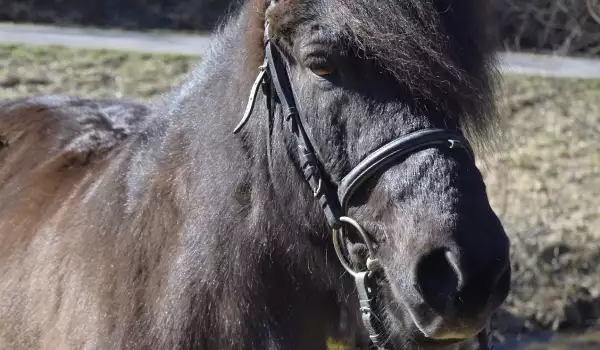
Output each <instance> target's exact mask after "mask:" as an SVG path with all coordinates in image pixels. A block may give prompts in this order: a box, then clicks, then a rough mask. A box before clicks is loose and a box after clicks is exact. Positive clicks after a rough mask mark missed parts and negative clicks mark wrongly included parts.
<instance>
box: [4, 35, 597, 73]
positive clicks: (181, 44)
mask: <svg viewBox="0 0 600 350" xmlns="http://www.w3.org/2000/svg"><path fill="white" fill-rule="evenodd" d="M0 43H5V44H6V43H9V44H30V45H62V46H67V47H76V48H93V49H114V50H125V51H139V52H149V53H175V54H185V55H202V54H203V53H204V52H206V51H207V50H208V48H209V47H210V43H211V37H210V35H208V34H207V35H184V34H162V33H161V34H158V33H138V32H126V31H107V30H98V29H84V28H57V27H50V26H39V25H20V24H18V25H15V24H4V23H0ZM501 61H502V70H503V71H505V72H513V73H518V74H531V75H543V76H555V77H575V78H593V79H599V78H600V60H589V59H576V58H566V57H556V56H541V55H530V54H522V53H518V54H517V53H508V54H506V53H502V54H501Z"/></svg>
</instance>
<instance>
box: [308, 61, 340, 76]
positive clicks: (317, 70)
mask: <svg viewBox="0 0 600 350" xmlns="http://www.w3.org/2000/svg"><path fill="white" fill-rule="evenodd" d="M308 68H309V69H310V71H311V72H313V74H315V75H317V76H319V77H321V78H325V77H328V76H331V75H333V74H334V73H335V69H334V68H333V67H331V66H329V65H323V64H319V65H311V66H309V67H308Z"/></svg>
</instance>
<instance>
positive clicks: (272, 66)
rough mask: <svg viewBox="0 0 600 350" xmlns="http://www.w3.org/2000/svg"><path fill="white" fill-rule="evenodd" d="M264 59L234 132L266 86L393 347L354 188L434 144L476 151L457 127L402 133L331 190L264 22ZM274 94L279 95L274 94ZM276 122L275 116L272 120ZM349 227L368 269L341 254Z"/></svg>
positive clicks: (369, 311)
mask: <svg viewBox="0 0 600 350" xmlns="http://www.w3.org/2000/svg"><path fill="white" fill-rule="evenodd" d="M267 1H268V5H269V6H268V8H267V12H268V10H269V8H271V7H272V6H274V5H275V3H276V0H267ZM264 45H265V58H264V61H263V64H262V66H260V70H259V73H258V76H257V77H256V80H255V81H254V84H253V85H252V89H251V93H250V97H249V99H248V104H247V107H246V110H245V112H244V116H243V118H242V120H241V121H240V122H239V124H238V125H237V126H236V127H235V129H234V133H237V132H239V131H240V130H241V129H242V128H243V126H244V125H245V124H246V122H247V121H248V119H249V118H250V115H251V114H252V111H253V108H254V105H255V102H256V96H257V95H258V91H259V90H260V88H261V87H262V90H263V92H264V93H265V95H266V97H267V105H268V110H269V117H270V118H273V117H274V114H275V105H276V104H277V103H278V104H279V105H280V107H281V114H282V115H283V118H284V122H285V123H286V124H287V126H288V128H289V131H290V132H291V133H292V134H293V135H294V139H295V141H296V144H297V147H298V156H299V162H300V168H301V169H302V172H303V174H304V178H305V179H306V181H307V182H308V184H309V186H310V187H311V189H312V191H313V195H314V197H315V198H316V199H318V201H319V203H320V205H321V208H322V209H323V211H324V213H325V217H326V219H327V222H328V224H329V226H330V227H331V228H332V230H333V234H332V236H333V243H334V248H335V252H336V254H337V256H338V259H339V261H340V263H341V264H342V266H343V267H344V268H345V269H346V270H347V271H348V272H349V273H350V274H351V275H352V276H353V277H354V281H355V284H356V287H357V292H358V297H359V303H360V312H361V315H362V321H363V324H364V326H365V328H366V329H367V331H368V332H369V338H370V339H371V342H372V343H373V345H374V346H375V347H377V349H380V350H392V348H391V345H390V344H389V343H388V342H387V340H388V339H389V334H388V333H387V332H386V329H385V326H384V323H383V317H382V312H383V308H382V305H381V303H378V301H377V294H378V293H377V290H378V288H379V282H380V281H381V280H382V279H383V278H384V276H383V268H382V267H381V265H380V264H379V262H378V260H377V257H376V256H377V255H376V251H375V249H374V247H373V243H372V241H371V239H370V237H369V235H368V234H367V233H366V232H365V230H364V229H363V228H362V227H361V225H360V224H359V223H358V222H356V221H355V220H353V219H352V218H350V217H348V216H345V213H346V212H347V209H348V203H349V201H350V199H351V198H352V196H353V195H354V194H355V193H356V191H357V190H358V189H359V188H360V187H361V186H362V185H363V184H364V183H365V182H366V181H367V180H368V179H369V178H371V177H372V176H373V175H374V174H375V173H376V172H377V171H379V170H381V169H383V168H384V167H386V166H387V165H389V164H390V163H391V162H393V161H394V160H398V159H400V158H402V157H405V156H407V155H409V154H412V153H415V152H418V151H421V150H424V149H427V148H432V147H448V148H451V149H454V148H460V149H463V150H465V151H466V152H467V153H468V154H469V156H470V157H471V158H472V159H473V160H474V159H475V156H474V153H473V150H472V148H471V146H470V144H469V142H468V141H467V139H466V138H465V137H464V136H463V135H462V134H461V133H459V132H458V131H454V130H449V129H435V128H430V129H423V130H419V131H416V132H413V133H410V134H408V135H404V136H401V137H399V138H397V139H395V140H393V141H391V142H389V143H387V144H385V145H384V146H382V147H380V148H379V149H377V150H375V151H374V152H373V153H371V154H370V155H368V156H367V157H366V158H365V159H363V160H362V161H361V162H360V163H359V164H358V165H357V166H356V167H354V168H353V169H352V170H351V171H350V172H349V173H348V174H346V176H344V178H343V179H342V180H341V182H340V184H339V186H338V187H337V191H335V190H334V189H333V187H334V186H333V185H331V184H330V182H329V180H328V178H326V177H324V176H322V175H323V173H324V168H323V166H322V164H321V162H320V161H319V160H318V159H317V157H316V155H315V150H314V147H313V143H312V142H311V139H310V137H309V135H308V134H307V132H306V130H305V129H304V127H303V124H302V120H301V118H300V115H299V114H298V110H297V108H296V100H295V98H294V93H293V91H292V84H291V82H290V80H289V75H288V70H287V67H286V64H285V61H284V58H283V55H282V53H281V51H280V50H279V48H278V47H277V45H275V44H274V43H273V42H272V41H271V40H270V35H269V22H268V20H266V21H265V34H264ZM273 92H275V94H273ZM270 120H272V119H270ZM347 225H350V226H352V227H354V228H355V229H356V231H357V232H358V233H359V234H360V236H361V238H362V240H363V241H364V243H365V245H366V247H367V250H368V255H367V257H366V259H365V265H366V267H367V270H366V271H356V270H354V269H353V268H352V267H351V266H350V264H349V263H348V261H347V259H346V258H345V257H344V254H343V253H342V244H341V242H343V237H344V234H345V229H346V227H347ZM477 338H478V342H479V346H480V349H482V350H487V349H491V344H490V339H491V338H490V337H489V326H488V327H486V329H485V330H483V331H482V332H481V333H480V334H478V336H477Z"/></svg>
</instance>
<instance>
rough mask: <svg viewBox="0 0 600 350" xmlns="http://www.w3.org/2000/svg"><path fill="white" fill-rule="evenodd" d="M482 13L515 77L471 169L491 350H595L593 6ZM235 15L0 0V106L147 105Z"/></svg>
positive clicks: (598, 223) (521, 6) (552, 3)
mask: <svg viewBox="0 0 600 350" xmlns="http://www.w3.org/2000/svg"><path fill="white" fill-rule="evenodd" d="M457 1H458V0H457ZM490 1H491V6H492V11H493V12H494V18H495V22H494V23H490V30H495V31H498V33H499V36H498V50H499V51H500V52H501V53H502V54H503V55H506V56H505V57H508V58H512V59H513V61H512V62H520V64H521V65H522V66H526V67H528V70H527V69H526V70H519V69H514V70H512V71H511V70H510V69H508V70H507V72H506V73H505V74H504V76H503V83H502V87H501V89H500V90H499V91H498V101H499V102H500V104H499V105H500V108H501V109H502V113H503V117H504V119H503V122H504V132H505V138H504V140H505V141H504V142H503V143H502V144H501V145H500V147H499V148H498V150H497V151H496V152H495V153H493V154H489V155H482V157H483V158H484V161H483V162H482V163H481V164H480V165H481V168H482V171H483V172H484V174H485V177H486V182H487V184H488V187H489V195H490V197H491V200H492V204H493V206H494V208H495V209H496V210H497V212H498V213H499V215H500V217H501V219H502V220H503V222H504V224H505V226H506V228H507V231H508V232H509V235H510V236H511V240H512V263H513V269H514V275H513V291H512V294H511V296H510V298H509V300H508V301H507V303H506V305H505V307H504V308H503V310H502V312H500V313H499V314H498V315H497V317H496V319H495V320H494V328H495V337H496V339H497V340H498V341H500V342H501V343H502V347H501V348H502V349H529V350H532V349H553V350H559V349H561V350H562V349H564V350H567V349H579V350H583V349H600V274H599V271H600V269H599V267H598V266H599V264H600V68H599V67H600V61H599V60H598V59H599V58H600V0H490ZM238 6H239V3H238V1H231V0H0V22H2V23H0V24H1V25H2V26H0V98H13V97H20V96H26V95H32V94H44V93H59V94H68V95H74V96H82V97H119V98H122V97H126V98H134V99H140V100H146V101H151V100H152V99H153V98H154V97H155V96H157V95H159V94H161V93H164V92H167V91H168V90H169V89H170V88H171V87H172V86H173V85H175V84H177V83H179V82H181V81H182V79H183V78H184V77H185V75H186V74H187V73H188V72H190V71H191V70H192V69H193V68H194V66H195V65H196V64H197V63H198V62H199V61H200V60H201V59H202V58H201V51H202V50H201V47H200V46H202V45H207V40H208V36H209V35H210V31H211V30H212V29H214V28H215V26H216V25H217V24H218V23H219V22H220V21H221V20H223V18H225V16H226V15H227V14H228V13H230V12H231V11H233V10H235V9H236V8H238ZM25 24H26V25H31V24H35V25H45V26H44V27H39V26H36V27H31V26H24V25H25ZM61 28H62V29H65V28H69V29H70V30H71V32H68V33H69V35H66V36H60V35H59V34H57V33H61V32H60V31H58V30H59V29H61ZM90 28H96V29H97V28H102V29H109V30H110V31H109V32H97V31H94V32H90V31H89V30H88V29H90ZM73 30H75V31H73ZM131 31H136V32H146V34H148V33H150V34H152V35H153V36H152V37H143V36H140V35H138V34H135V35H134V34H132V33H131ZM52 33H54V34H53V35H54V37H53V38H54V39H53V40H54V41H53V42H49V41H48V42H43V41H44V40H47V39H43V38H46V37H44V36H43V35H46V34H48V35H50V34H52ZM101 33H103V34H101ZM173 34H185V35H186V36H185V37H183V36H181V37H175V36H172V35H173ZM86 35H87V36H86ZM160 35H163V36H160ZM164 35H170V36H168V40H167V39H164V40H162V39H160V38H166V37H164ZM41 38H42V39H41ZM61 38H62V39H61ZM77 38H79V39H77ZM124 38H126V39H127V40H124ZM192 39H193V40H192ZM61 40H62V42H61ZM144 40H150V41H144ZM161 40H162V41H161ZM186 40H187V41H186ZM111 42H112V43H114V45H112V44H111ZM148 42H150V43H151V44H150V45H148V44H147V43H148ZM173 43H179V44H180V45H179V46H177V45H174V44H173ZM117 44H118V45H117ZM86 45H87V46H89V47H86ZM169 45H171V46H169ZM116 46H118V50H115V47H116ZM176 46H177V47H179V48H186V49H187V51H186V50H183V49H182V50H179V51H177V50H175V49H171V48H174V47H176ZM91 47H93V49H92V48H91ZM140 47H145V48H146V49H147V50H140V49H139V48H140ZM161 47H162V50H159V49H160V48H161ZM150 49H152V50H150ZM170 50H171V51H170ZM150 51H152V52H150ZM176 51H177V52H176ZM524 54H526V55H524ZM509 62H511V61H510V60H509Z"/></svg>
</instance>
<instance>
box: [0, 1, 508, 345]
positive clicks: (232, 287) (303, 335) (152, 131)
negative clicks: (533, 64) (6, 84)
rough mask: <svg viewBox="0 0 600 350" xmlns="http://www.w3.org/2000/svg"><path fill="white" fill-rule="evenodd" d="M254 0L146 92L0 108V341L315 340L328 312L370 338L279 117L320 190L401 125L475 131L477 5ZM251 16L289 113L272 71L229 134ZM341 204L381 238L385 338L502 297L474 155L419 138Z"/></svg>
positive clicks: (484, 133) (480, 37)
mask: <svg viewBox="0 0 600 350" xmlns="http://www.w3.org/2000/svg"><path fill="white" fill-rule="evenodd" d="M267 5H269V4H266V3H264V1H262V0H261V1H258V0H257V1H248V2H247V3H246V4H245V5H244V6H243V7H242V8H241V10H240V11H239V13H238V14H237V15H236V16H235V17H233V18H232V19H231V20H230V21H229V22H228V23H227V25H226V26H224V28H223V29H222V30H220V32H219V33H218V34H217V39H216V41H215V44H214V46H213V50H212V52H211V53H210V54H209V55H208V56H207V57H204V58H203V62H202V63H201V65H200V66H199V67H198V68H197V69H196V70H195V71H194V72H192V73H191V74H190V76H189V78H188V79H187V81H186V82H185V83H184V84H182V85H181V86H180V87H178V88H177V89H175V90H174V91H172V92H171V93H170V94H169V95H167V96H165V98H164V99H163V101H161V102H160V103H157V104H156V105H153V106H147V105H143V104H138V103H135V102H127V101H111V100H83V99H77V98H68V97H60V96H43V97H35V98H25V99H21V100H15V101H7V102H4V103H2V104H0V139H1V146H0V147H1V148H0V348H2V349H15V350H16V349H33V348H44V349H125V348H126V349H269V350H276V349H281V350H283V349H286V350H288V349H310V350H313V349H325V347H326V339H327V338H328V337H329V336H330V335H332V334H335V333H339V332H340V329H339V325H340V322H342V321H343V322H344V324H345V325H346V327H344V329H343V331H344V332H345V334H343V335H344V336H348V337H350V336H352V335H353V334H354V333H358V334H359V335H360V337H358V338H359V339H368V338H366V332H365V331H364V330H363V328H362V325H361V324H360V312H359V310H358V306H359V305H358V297H357V295H356V287H355V281H354V279H353V278H352V277H351V276H350V275H349V274H347V273H346V272H345V270H344V268H343V267H342V265H341V264H340V261H338V259H337V258H336V251H335V250H334V244H333V243H332V236H331V235H332V233H331V227H330V226H329V225H328V218H327V217H326V215H325V213H324V211H323V208H322V207H321V205H320V203H321V202H319V200H320V199H321V198H322V195H321V194H320V193H321V192H320V190H319V191H315V189H314V188H311V186H312V183H309V182H306V180H305V178H304V176H303V170H304V171H306V169H305V168H304V167H302V169H301V165H303V164H305V163H304V161H303V160H302V159H304V158H302V157H306V154H301V153H302V152H301V151H302V150H299V149H298V148H297V147H296V141H295V139H294V136H293V133H292V132H290V130H288V124H287V123H288V121H289V120H291V119H290V118H292V117H293V118H296V117H297V118H299V119H298V120H302V121H303V125H304V128H305V129H306V133H307V135H309V136H308V137H309V139H310V143H311V144H312V146H314V148H315V154H314V161H313V163H311V164H318V167H319V171H320V172H319V174H321V175H322V177H321V178H320V180H322V183H323V184H324V186H325V187H326V188H333V189H335V188H337V187H339V186H340V184H341V181H342V179H343V178H344V176H346V174H348V172H349V171H350V170H352V169H353V168H355V167H356V166H357V165H358V164H359V163H360V162H361V161H362V160H364V159H365V158H368V156H369V155H371V154H373V153H374V152H375V150H377V149H378V148H379V147H381V146H383V145H387V144H389V143H390V142H391V141H393V140H396V139H397V138H399V137H403V135H407V134H411V133H413V132H415V131H419V130H424V129H431V128H439V129H443V130H448V131H452V132H453V133H455V134H463V133H464V134H466V135H468V136H470V137H471V141H476V140H479V141H482V142H480V144H482V145H483V144H486V143H487V141H489V140H491V136H492V134H493V132H494V130H495V127H496V122H495V121H496V113H495V108H494V100H493V89H492V88H493V82H494V57H493V55H492V53H493V49H494V47H493V46H492V45H491V44H490V43H491V42H492V40H490V38H488V37H487V35H486V34H485V33H487V32H489V31H487V30H485V28H486V23H487V21H488V18H487V15H486V11H485V10H484V4H483V3H482V2H481V1H479V0H460V1H458V0H456V1H454V0H406V1H397V0H378V1H372V0H280V1H277V2H274V3H273V4H272V5H271V6H270V7H269V8H268V9H267ZM266 19H268V23H269V26H270V31H269V36H268V39H269V41H268V42H270V43H272V44H273V45H275V46H276V47H277V48H278V50H280V52H281V60H282V62H284V63H285V67H286V68H285V74H284V75H285V76H287V77H289V80H290V85H291V86H290V87H291V89H292V91H293V99H294V100H295V101H296V103H297V107H298V112H299V113H298V114H297V115H295V114H293V113H292V114H289V113H288V112H290V111H289V110H286V109H285V108H282V107H281V106H282V103H284V102H285V101H283V100H282V99H281V96H279V95H278V96H275V97H274V95H273V94H274V92H273V91H274V90H273V86H275V85H273V84H272V83H269V84H270V85H269V84H266V85H264V86H263V88H260V87H259V88H260V90H262V91H264V94H263V93H260V92H259V93H258V94H257V97H256V105H255V106H254V109H253V110H252V114H251V115H252V117H251V118H250V119H249V121H248V122H247V124H246V125H245V126H244V128H243V129H241V130H240V132H239V133H237V134H234V133H233V132H232V130H233V129H234V127H235V126H236V124H237V123H238V121H239V119H240V118H241V117H242V114H243V113H244V109H245V107H246V100H247V98H248V95H249V93H250V91H251V90H252V84H253V81H254V79H255V77H256V75H257V73H258V72H259V66H260V65H261V64H262V63H263V59H264V57H265V56H264V54H265V46H264V45H265V42H264V41H263V39H264V38H263V34H264V30H263V29H264V25H265V20H266ZM275 46H274V47H275ZM269 77H270V78H269V80H268V81H272V78H273V76H272V74H271V75H269ZM265 81H267V80H265ZM284 112H286V113H284ZM292 129H293V128H292ZM292 131H293V130H292ZM490 132H491V133H490ZM319 184H321V182H319ZM313 192H314V196H313ZM346 214H347V215H348V216H350V217H352V218H354V219H356V220H357V222H359V223H360V225H361V226H362V227H363V228H364V229H365V231H366V235H368V238H367V240H369V241H372V243H373V247H372V248H373V249H374V250H375V251H376V255H377V261H378V262H379V265H378V266H379V268H380V270H378V271H380V272H382V278H381V279H380V280H378V282H377V283H378V284H377V289H376V292H375V293H374V294H373V295H374V297H373V298H376V299H377V301H378V302H377V305H378V308H379V309H378V314H377V315H378V316H379V317H380V318H381V322H382V326H383V327H384V328H385V330H386V331H385V342H384V343H385V345H383V346H385V347H386V348H387V349H407V348H408V349H410V348H413V347H414V348H420V349H429V348H431V349H433V348H440V347H445V346H452V345H454V344H457V343H459V342H461V341H464V340H466V339H469V338H471V337H473V336H474V335H475V334H477V333H478V332H479V331H480V330H481V329H482V328H483V327H484V326H485V325H486V323H487V321H488V320H489V317H490V315H491V314H492V313H493V312H494V310H496V309H497V308H498V307H499V306H500V305H501V303H502V302H503V301H504V299H505V298H506V296H507V293H508V291H509V282H510V264H509V260H508V256H509V248H508V247H509V245H508V239H507V236H506V234H505V232H504V230H503V228H502V225H501V224H500V222H499V220H498V218H497V217H496V215H495V213H494V212H493V210H492V209H491V208H490V205H489V202H488V198H487V194H486V190H485V184H484V182H483V179H482V176H481V174H480V172H479V170H478V169H477V167H476V166H475V163H474V162H473V159H472V157H471V156H470V154H469V152H466V151H463V150H458V149H455V148H449V147H446V146H444V147H442V146H440V147H425V148H423V149H418V150H415V151H413V152H410V153H409V154H406V155H405V156H403V157H401V158H397V159H395V160H394V161H393V162H389V164H386V166H385V168H381V169H379V170H378V171H377V172H375V173H373V174H371V176H370V177H369V178H368V179H366V181H365V182H364V184H363V185H361V187H359V188H357V190H356V193H354V195H353V196H352V198H351V199H350V201H349V205H348V210H347V213H346ZM365 237H366V236H365ZM342 238H343V240H342V241H341V243H340V244H339V246H338V247H339V248H340V249H341V251H342V253H341V254H342V255H344V256H345V257H346V259H348V260H349V261H350V265H351V267H352V268H357V269H360V268H361V267H364V266H363V265H364V260H363V258H364V256H365V254H367V253H370V252H371V251H370V250H369V249H368V248H369V246H368V245H367V244H365V243H366V241H363V240H361V239H360V237H359V236H358V235H357V234H356V232H350V233H349V234H348V235H347V236H344V237H342ZM372 257H373V256H371V258H372ZM369 266H372V264H371V265H369ZM369 268H371V267H369ZM338 335H339V334H338Z"/></svg>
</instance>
